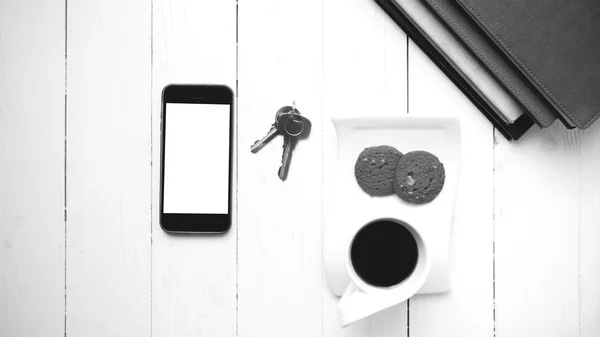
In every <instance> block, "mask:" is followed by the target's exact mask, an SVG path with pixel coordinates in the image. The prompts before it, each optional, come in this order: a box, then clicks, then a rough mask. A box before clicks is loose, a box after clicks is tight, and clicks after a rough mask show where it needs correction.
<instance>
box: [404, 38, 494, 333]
mask: <svg viewBox="0 0 600 337" xmlns="http://www.w3.org/2000/svg"><path fill="white" fill-rule="evenodd" d="M408 83H409V88H410V90H409V108H408V111H409V114H411V115H413V114H414V115H446V114H450V115H455V116H458V117H459V118H460V122H461V133H462V139H461V142H462V155H461V166H460V169H461V172H460V176H459V182H458V189H457V194H456V198H457V199H456V203H455V205H454V214H453V223H452V234H451V242H450V280H451V287H452V288H451V290H450V292H448V293H444V294H432V295H422V296H416V297H414V298H412V299H411V300H410V312H409V314H410V322H409V329H410V336H416V337H425V336H428V337H433V336H462V337H467V336H492V334H493V293H492V290H493V287H492V286H493V283H492V282H493V270H492V268H493V256H492V252H493V250H492V248H493V246H492V244H493V233H492V229H493V228H492V227H493V222H492V220H493V217H492V216H493V213H492V211H493V193H492V191H493V165H494V164H493V131H492V130H493V128H492V125H491V124H490V123H489V122H488V121H487V119H486V118H485V117H484V116H483V115H482V114H481V113H480V112H479V111H478V110H477V108H476V107H475V106H474V105H473V104H472V103H471V102H470V101H469V100H468V99H467V97H465V96H464V95H463V94H462V93H461V92H460V90H459V89H458V88H457V87H456V86H455V85H454V84H453V83H452V82H451V81H450V80H449V79H448V78H447V77H446V76H445V75H444V74H443V73H442V72H441V71H440V70H439V69H438V68H437V67H436V66H435V65H434V64H433V62H431V61H430V60H429V58H427V56H426V55H425V54H424V53H423V52H422V51H421V50H420V49H419V48H418V47H417V46H416V45H415V44H414V43H413V42H412V41H411V42H410V45H409V82H408ZM433 317H435V324H432V318H433Z"/></svg>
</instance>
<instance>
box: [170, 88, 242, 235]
mask: <svg viewBox="0 0 600 337" xmlns="http://www.w3.org/2000/svg"><path fill="white" fill-rule="evenodd" d="M167 103H190V104H229V181H228V197H227V198H228V208H227V214H199V213H164V212H163V200H164V198H163V196H164V174H165V135H166V126H167V123H166V120H167V118H166V114H167V109H166V107H167ZM233 103H234V102H233V91H232V90H231V89H230V88H229V87H227V86H225V85H192V84H170V85H167V86H166V87H165V88H164V89H163V92H162V99H161V105H162V108H161V109H162V110H161V128H160V129H161V142H160V145H161V154H160V163H161V166H160V167H161V170H160V202H159V204H160V226H161V228H162V229H163V230H164V231H165V232H168V233H188V234H219V233H225V232H227V231H228V230H229V229H230V228H231V222H232V185H233V180H232V178H233V150H234V144H233V142H234V138H233V132H234V130H233V126H234V120H233V119H234V106H233Z"/></svg>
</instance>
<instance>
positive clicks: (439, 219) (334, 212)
mask: <svg viewBox="0 0 600 337" xmlns="http://www.w3.org/2000/svg"><path fill="white" fill-rule="evenodd" d="M377 145H390V146H393V147H395V148H397V149H398V150H399V151H400V152H402V153H407V152H409V151H415V150H424V151H428V152H431V153H433V154H434V155H436V156H437V157H438V158H439V159H440V161H441V162H442V163H443V164H444V168H445V171H446V180H445V183H444V188H443V189H442V191H441V192H440V194H439V195H438V196H437V198H436V199H434V200H433V201H432V202H430V203H428V204H423V205H414V204H410V203H407V202H405V201H403V200H401V199H400V198H399V197H397V196H396V195H392V196H388V197H371V196H369V195H368V194H366V193H365V192H364V191H363V190H362V189H361V188H360V186H358V183H357V182H356V179H355V177H354V164H355V163H356V159H357V158H358V155H359V154H360V152H361V151H362V150H364V149H365V148H366V147H370V146H377ZM323 150H324V161H323V165H324V167H323V179H324V188H323V259H324V266H325V270H326V274H327V278H328V280H329V285H330V287H331V289H332V291H333V293H334V294H336V295H338V296H341V295H342V294H343V292H344V290H345V289H346V287H347V286H348V284H349V282H350V281H349V280H350V279H349V277H348V274H347V272H346V267H345V256H346V254H347V248H348V244H349V242H350V240H351V238H352V235H353V233H354V231H355V230H357V229H358V228H360V227H362V225H364V224H366V223H367V222H370V221H372V220H374V219H378V218H387V217H389V218H397V219H400V220H403V221H406V222H409V223H411V224H412V225H413V226H415V227H418V229H419V230H420V231H422V232H425V233H427V234H426V240H427V241H428V246H429V250H428V255H430V256H433V257H434V260H435V261H434V263H432V271H431V274H430V275H431V277H430V278H428V281H427V282H426V283H425V285H424V286H423V288H422V289H421V291H420V293H425V292H427V293H431V292H440V291H446V290H447V289H448V288H449V284H448V280H447V271H446V260H447V253H448V244H449V234H450V227H451V217H452V210H453V207H454V199H455V194H456V193H455V191H456V184H457V180H458V171H459V167H460V123H459V120H458V118H456V117H412V116H402V117H380V118H333V119H332V125H325V126H324V149H323Z"/></svg>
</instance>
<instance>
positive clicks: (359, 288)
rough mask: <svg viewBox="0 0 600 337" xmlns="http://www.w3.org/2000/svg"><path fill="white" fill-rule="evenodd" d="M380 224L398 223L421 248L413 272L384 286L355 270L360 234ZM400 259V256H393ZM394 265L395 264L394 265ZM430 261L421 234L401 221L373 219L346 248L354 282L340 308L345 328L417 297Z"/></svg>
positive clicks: (340, 303) (339, 317)
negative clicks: (354, 251)
mask: <svg viewBox="0 0 600 337" xmlns="http://www.w3.org/2000/svg"><path fill="white" fill-rule="evenodd" d="M380 221H390V222H395V223H397V224H398V226H404V228H406V229H408V231H409V232H410V233H411V234H412V236H413V238H414V239H415V242H416V245H417V251H418V256H417V262H416V265H415V267H414V270H413V271H412V273H411V274H410V275H409V276H408V277H406V278H405V279H404V280H402V281H400V282H399V283H397V284H395V285H392V286H389V287H381V286H375V285H372V284H369V283H367V282H366V281H365V280H363V279H362V278H361V277H360V276H359V275H358V274H357V272H356V270H355V269H354V266H353V263H352V259H351V250H352V245H353V243H354V238H355V237H356V235H357V234H358V233H359V232H360V231H361V230H362V229H363V228H365V227H367V226H370V225H373V224H375V223H378V222H380ZM390 258H396V259H397V258H398V257H390ZM392 264H393V262H392ZM430 266H431V263H430V259H429V258H428V256H427V248H426V245H425V241H424V240H423V236H422V235H421V233H419V231H418V230H417V229H416V228H415V227H413V226H411V225H410V224H409V223H406V222H404V221H402V220H399V219H391V218H382V219H376V220H373V221H371V222H369V223H367V224H365V225H364V226H362V227H360V228H358V229H357V230H356V231H355V232H354V233H353V234H352V239H351V240H350V242H349V243H348V247H347V249H346V269H347V271H348V274H349V276H350V280H351V283H350V285H349V286H348V288H347V289H346V291H345V292H344V295H343V296H342V298H341V299H340V302H339V304H338V307H337V312H338V319H339V322H340V324H341V325H342V327H345V326H348V325H350V324H352V323H354V322H356V321H358V320H360V319H363V318H365V317H368V316H370V315H372V314H374V313H376V312H379V311H381V310H383V309H386V308H389V307H391V306H394V305H396V304H399V303H401V302H404V301H405V300H407V299H409V298H410V297H411V296H413V295H414V294H416V293H417V292H418V291H419V289H421V287H422V286H423V284H424V283H425V280H426V279H427V276H428V274H429V271H430Z"/></svg>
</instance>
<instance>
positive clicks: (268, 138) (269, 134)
mask: <svg viewBox="0 0 600 337" xmlns="http://www.w3.org/2000/svg"><path fill="white" fill-rule="evenodd" d="M293 109H294V108H293V107H291V106H284V107H283V108H281V109H279V110H277V113H276V114H275V123H273V124H271V129H270V130H269V132H267V135H266V136H264V137H263V138H262V139H259V140H257V141H256V142H254V144H252V146H250V151H251V152H252V153H256V152H258V150H260V149H262V148H263V146H265V145H267V143H268V142H269V141H271V140H272V139H273V138H275V136H277V135H278V134H280V133H279V130H278V129H277V121H278V120H279V117H280V116H281V115H282V114H284V113H288V112H290V111H292V110H293Z"/></svg>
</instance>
